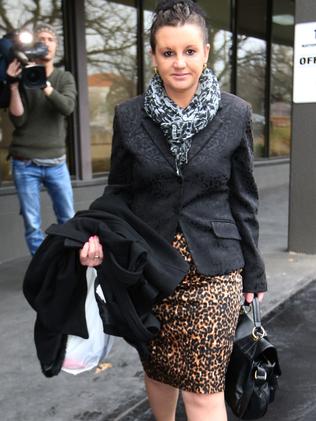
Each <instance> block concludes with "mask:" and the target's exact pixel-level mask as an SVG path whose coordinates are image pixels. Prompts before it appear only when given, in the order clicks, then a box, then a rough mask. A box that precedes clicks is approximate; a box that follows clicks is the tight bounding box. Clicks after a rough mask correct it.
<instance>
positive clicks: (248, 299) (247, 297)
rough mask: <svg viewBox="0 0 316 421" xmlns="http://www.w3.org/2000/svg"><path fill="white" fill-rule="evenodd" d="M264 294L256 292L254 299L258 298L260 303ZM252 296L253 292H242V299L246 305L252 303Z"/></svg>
mask: <svg viewBox="0 0 316 421" xmlns="http://www.w3.org/2000/svg"><path fill="white" fill-rule="evenodd" d="M264 294H265V293H264V292H256V297H257V298H258V300H259V301H260V302H261V301H262V300H263V297H264ZM254 296H255V294H254V293H253V292H244V298H245V301H246V302H247V303H248V304H250V303H251V302H252V300H253V299H254Z"/></svg>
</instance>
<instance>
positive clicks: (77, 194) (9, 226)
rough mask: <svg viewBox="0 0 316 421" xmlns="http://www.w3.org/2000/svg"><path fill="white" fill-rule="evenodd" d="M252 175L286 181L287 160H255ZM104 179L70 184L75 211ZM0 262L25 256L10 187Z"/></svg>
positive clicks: (1, 207) (263, 183)
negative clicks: (253, 173) (72, 189)
mask: <svg viewBox="0 0 316 421" xmlns="http://www.w3.org/2000/svg"><path fill="white" fill-rule="evenodd" d="M255 178H256V181H257V184H258V188H259V190H263V189H266V188H273V187H278V186H280V185H284V184H287V183H288V179H289V162H288V160H269V161H258V162H256V163H255ZM105 182H106V180H105V178H104V179H98V180H94V181H93V182H91V183H89V184H87V183H85V184H81V183H76V182H75V183H74V186H73V188H74V200H75V208H76V210H81V209H87V208H88V206H89V205H90V203H91V202H92V201H93V200H94V199H95V198H96V197H98V196H100V195H101V194H102V192H103V189H104V185H105ZM42 210H43V212H42V215H43V227H44V228H45V227H46V228H47V227H48V226H49V225H50V224H52V223H54V222H56V221H55V217H54V213H53V211H52V206H51V202H50V198H49V196H48V195H47V193H46V191H43V192H42ZM0 233H1V241H0V263H2V262H4V261H9V260H12V259H16V258H19V257H23V256H27V255H28V250H27V248H26V245H25V241H24V228H23V221H22V217H21V216H20V215H19V204H18V200H17V196H16V193H15V190H14V188H13V187H10V188H8V189H6V190H5V189H1V190H0Z"/></svg>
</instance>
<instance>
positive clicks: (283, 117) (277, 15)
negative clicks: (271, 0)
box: [269, 0, 294, 156]
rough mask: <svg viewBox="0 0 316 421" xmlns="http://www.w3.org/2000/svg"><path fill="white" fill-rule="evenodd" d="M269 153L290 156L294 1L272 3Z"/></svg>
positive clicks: (286, 0)
mask: <svg viewBox="0 0 316 421" xmlns="http://www.w3.org/2000/svg"><path fill="white" fill-rule="evenodd" d="M272 22H273V25H272V59H271V105H270V151H269V155H270V156H282V155H283V156H284V155H289V152H290V139H291V103H292V74H293V32H294V31H293V28H294V26H293V23H294V4H293V2H291V1H290V0H285V1H283V2H282V4H281V3H280V2H275V4H274V8H273V18H272Z"/></svg>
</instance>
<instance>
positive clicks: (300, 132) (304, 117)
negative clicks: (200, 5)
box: [288, 0, 316, 254]
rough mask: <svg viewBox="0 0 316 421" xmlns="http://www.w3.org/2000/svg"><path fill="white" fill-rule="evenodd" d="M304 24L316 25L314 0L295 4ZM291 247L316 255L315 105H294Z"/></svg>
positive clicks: (291, 172)
mask: <svg viewBox="0 0 316 421" xmlns="http://www.w3.org/2000/svg"><path fill="white" fill-rule="evenodd" d="M305 22H316V1H315V0H296V1H295V23H296V24H298V23H305ZM315 29H316V24H315ZM315 43H316V38H315ZM315 56H316V52H315ZM315 79H316V67H315ZM288 248H289V250H290V251H295V252H299V253H308V254H316V103H294V104H293V112H292V148H291V164H290V200H289V240H288Z"/></svg>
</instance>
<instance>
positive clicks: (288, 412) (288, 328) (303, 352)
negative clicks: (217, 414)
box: [122, 281, 316, 421]
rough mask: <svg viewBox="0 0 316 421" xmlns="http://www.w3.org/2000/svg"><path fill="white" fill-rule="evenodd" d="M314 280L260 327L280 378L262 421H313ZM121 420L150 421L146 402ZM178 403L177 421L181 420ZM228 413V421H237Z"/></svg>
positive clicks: (315, 397) (315, 413)
mask: <svg viewBox="0 0 316 421" xmlns="http://www.w3.org/2000/svg"><path fill="white" fill-rule="evenodd" d="M315 302H316V281H313V282H311V283H310V284H309V285H308V286H306V287H305V288H304V289H303V290H300V291H299V292H298V293H296V294H295V295H294V296H292V297H291V298H289V299H288V300H286V301H285V303H284V304H282V305H281V306H279V307H278V309H277V310H276V311H273V312H272V313H269V315H268V316H267V317H265V318H264V320H263V322H264V326H265V328H266V330H267V331H268V333H269V336H270V337H271V338H273V343H274V344H275V345H276V346H277V349H278V353H279V360H280V365H281V368H282V375H281V377H280V378H279V389H278V392H277V395H276V400H275V402H273V403H272V404H271V405H270V406H269V409H268V412H267V414H266V415H265V417H264V420H265V421H276V420H277V421H315V420H316V387H315V378H316V366H315V355H316V340H315V336H316V325H315V323H313V321H314V320H316V306H315ZM123 419H124V421H154V418H153V417H152V415H151V411H150V409H149V407H148V402H147V401H144V402H143V403H142V404H141V405H139V406H138V407H137V408H136V409H135V410H134V411H130V412H129V414H128V416H126V417H123V418H122V420H123ZM185 420H186V417H185V414H184V408H183V404H182V402H180V404H179V405H178V411H177V421H185ZM237 420H238V418H236V417H234V416H233V415H232V414H231V413H230V412H229V421H237Z"/></svg>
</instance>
